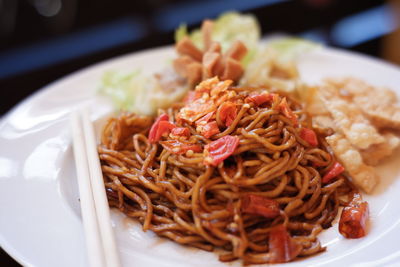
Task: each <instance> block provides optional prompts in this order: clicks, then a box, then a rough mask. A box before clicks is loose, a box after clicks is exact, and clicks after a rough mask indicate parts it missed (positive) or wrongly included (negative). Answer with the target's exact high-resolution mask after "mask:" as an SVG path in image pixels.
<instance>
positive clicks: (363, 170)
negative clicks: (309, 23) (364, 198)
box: [326, 133, 379, 193]
mask: <svg viewBox="0 0 400 267" xmlns="http://www.w3.org/2000/svg"><path fill="white" fill-rule="evenodd" d="M326 141H327V142H328V144H329V145H330V146H331V148H332V150H333V152H334V153H335V156H336V157H337V158H338V159H339V160H340V162H341V163H342V164H343V166H344V167H345V169H346V171H347V172H348V173H349V174H350V176H351V178H352V180H353V182H354V183H355V184H356V185H357V186H359V187H360V188H361V189H363V190H364V191H365V192H367V193H371V192H372V190H373V188H374V187H375V186H376V184H377V183H378V179H379V176H378V174H377V173H376V172H375V170H374V168H373V167H371V166H368V165H366V164H365V163H364V162H363V160H362V157H361V154H360V152H358V151H357V149H355V148H354V147H353V146H352V145H351V143H350V142H349V141H348V140H347V139H346V137H345V136H344V135H342V134H340V133H335V134H333V135H331V136H328V137H326Z"/></svg>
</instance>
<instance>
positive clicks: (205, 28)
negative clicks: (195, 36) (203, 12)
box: [201, 19, 214, 51]
mask: <svg viewBox="0 0 400 267" xmlns="http://www.w3.org/2000/svg"><path fill="white" fill-rule="evenodd" d="M213 26H214V23H213V22H212V21H211V20H209V19H206V20H204V21H203V24H201V35H202V36H203V43H204V51H207V50H208V48H209V47H210V45H211V42H212V30H213Z"/></svg>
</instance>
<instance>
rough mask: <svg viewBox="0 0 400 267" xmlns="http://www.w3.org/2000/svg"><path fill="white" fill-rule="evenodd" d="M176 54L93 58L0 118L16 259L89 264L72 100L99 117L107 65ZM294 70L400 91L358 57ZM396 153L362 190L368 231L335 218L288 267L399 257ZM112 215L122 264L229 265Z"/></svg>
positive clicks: (6, 243) (0, 234) (5, 220)
mask: <svg viewBox="0 0 400 267" xmlns="http://www.w3.org/2000/svg"><path fill="white" fill-rule="evenodd" d="M173 56H174V54H173V51H172V49H171V48H161V49H156V50H149V51H145V52H141V53H138V54H130V55H126V56H123V57H119V58H116V59H112V60H109V61H106V62H104V63H101V64H97V65H95V66H92V67H89V68H87V69H84V70H82V71H79V72H76V73H74V74H72V75H69V76H67V77H66V78H64V79H61V80H59V81H57V82H55V83H53V84H51V85H49V86H47V87H46V88H44V89H43V90H41V91H39V92H38V93H36V94H34V95H33V96H31V97H29V98H28V99H27V100H25V101H23V102H22V103H21V104H20V105H18V106H17V107H16V108H14V109H13V110H12V111H11V112H10V113H8V114H7V115H6V116H5V117H4V118H3V119H2V121H1V123H0V148H1V149H0V207H1V208H0V244H1V246H2V247H3V248H4V249H5V250H6V251H7V252H8V253H9V254H10V255H12V256H13V257H14V258H15V259H17V260H18V261H19V262H20V263H21V264H23V265H28V266H59V267H63V266H65V267H70V266H75V267H78V266H87V261H86V255H85V246H84V238H83V236H84V235H83V229H82V222H81V216H80V208H79V202H78V198H79V197H78V190H77V184H76V176H75V167H74V164H73V158H72V153H71V138H70V132H69V121H68V114H69V112H70V111H71V109H73V108H75V107H77V106H78V105H88V106H89V107H90V108H91V110H92V115H93V116H92V119H93V120H96V119H98V118H101V117H103V116H104V114H106V113H108V112H110V111H111V110H112V107H111V105H110V104H109V103H108V102H107V101H105V100H104V99H101V98H100V97H98V96H96V90H97V87H98V85H99V82H100V78H101V75H102V74H103V73H104V71H106V70H111V69H114V70H121V71H130V70H135V69H137V68H141V69H143V71H144V72H145V73H153V72H154V71H157V70H159V69H160V66H162V65H163V64H164V63H165V62H167V60H168V59H170V58H173ZM299 70H300V73H301V76H302V78H303V80H304V81H307V82H310V83H314V82H318V81H319V80H321V79H322V78H324V77H327V76H349V75H351V76H356V77H359V78H362V79H365V80H366V81H368V82H370V83H372V84H374V85H379V86H381V85H382V86H388V87H390V88H392V89H393V90H396V92H397V94H400V70H399V69H398V68H397V67H394V66H392V65H389V64H387V63H384V62H382V61H378V60H375V59H372V58H368V57H365V56H361V55H357V54H352V53H348V52H344V51H338V50H332V49H322V50H319V51H315V52H312V53H310V54H308V55H307V56H303V57H302V58H300V59H299ZM396 86H397V87H396ZM399 159H400V155H399V153H397V154H396V155H395V156H393V157H392V158H390V159H389V160H387V161H386V162H385V164H384V165H383V166H381V167H380V168H379V173H380V175H381V176H382V181H381V184H380V185H379V187H378V188H377V189H376V190H375V193H374V194H373V195H370V196H366V199H367V200H368V201H369V203H370V208H371V221H372V224H371V229H370V232H369V234H368V236H367V237H365V238H363V239H359V240H346V239H344V238H343V237H341V236H340V234H339V233H338V230H337V225H335V226H334V227H332V228H331V229H329V230H327V231H325V232H324V233H322V234H321V236H320V239H321V241H322V243H323V244H324V245H326V246H327V247H328V250H327V252H325V253H321V254H319V255H317V256H314V257H310V258H307V259H304V260H300V261H297V262H294V263H290V264H286V266H294V265H296V266H310V265H315V266H319V265H337V266H340V265H343V264H346V265H348V266H355V265H360V266H367V265H371V266H382V265H388V264H394V263H396V262H400V247H399V245H398V240H399V237H400V205H399V204H398V203H400V179H399V178H400V166H399V164H398V163H399ZM396 164H397V166H396ZM112 222H113V227H114V230H115V233H116V237H117V243H118V247H119V251H120V255H121V258H122V262H123V265H124V266H135V267H140V266H226V264H223V263H220V262H218V259H217V255H216V254H214V253H209V252H204V251H201V250H197V249H193V248H185V247H182V246H179V245H176V244H174V243H173V242H171V241H169V240H166V239H161V238H158V237H156V236H155V235H154V234H153V233H151V232H147V233H143V232H142V230H141V228H140V226H139V225H138V224H137V223H135V222H134V221H132V220H130V219H127V218H125V216H124V215H123V214H120V213H119V212H116V211H113V212H112ZM228 265H230V266H231V265H233V266H240V263H238V262H236V263H233V264H228Z"/></svg>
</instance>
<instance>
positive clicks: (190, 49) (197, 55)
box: [175, 36, 203, 62]
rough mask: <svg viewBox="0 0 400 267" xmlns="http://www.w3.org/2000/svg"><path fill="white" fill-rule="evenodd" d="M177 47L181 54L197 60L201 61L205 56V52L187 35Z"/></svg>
mask: <svg viewBox="0 0 400 267" xmlns="http://www.w3.org/2000/svg"><path fill="white" fill-rule="evenodd" d="M175 47H176V51H177V52H178V53H179V54H181V55H187V56H190V57H191V58H193V59H194V60H196V61H199V62H201V59H202V58H203V52H201V51H200V50H199V49H198V48H197V47H196V46H195V45H194V44H193V42H192V41H191V40H190V39H189V37H187V36H185V37H183V38H182V40H180V41H179V42H178V43H177V44H176V46H175Z"/></svg>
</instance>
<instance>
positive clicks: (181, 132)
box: [171, 127, 190, 137]
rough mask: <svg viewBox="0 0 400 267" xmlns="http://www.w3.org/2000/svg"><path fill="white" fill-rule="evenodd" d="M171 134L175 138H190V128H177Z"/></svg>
mask: <svg viewBox="0 0 400 267" xmlns="http://www.w3.org/2000/svg"><path fill="white" fill-rule="evenodd" d="M171 134H172V135H175V136H186V137H189V136H190V131H189V128H187V127H175V128H174V129H172V130H171Z"/></svg>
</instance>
